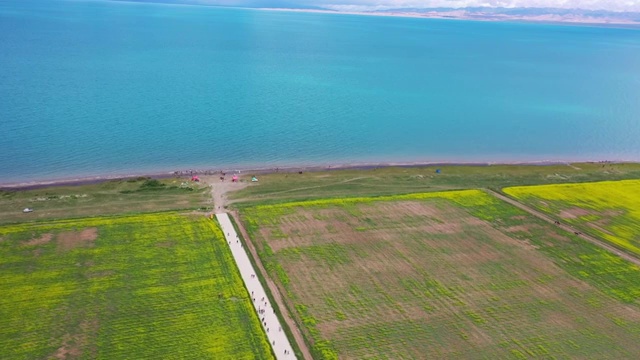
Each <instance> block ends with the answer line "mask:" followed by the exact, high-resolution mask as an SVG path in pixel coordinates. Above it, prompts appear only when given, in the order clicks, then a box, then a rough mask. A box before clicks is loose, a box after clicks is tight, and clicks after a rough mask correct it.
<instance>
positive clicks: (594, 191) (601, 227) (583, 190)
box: [503, 180, 640, 256]
mask: <svg viewBox="0 0 640 360" xmlns="http://www.w3.org/2000/svg"><path fill="white" fill-rule="evenodd" d="M503 192H504V193H506V194H508V195H510V196H511V197H513V198H515V199H517V200H519V201H521V202H523V203H526V204H529V205H531V206H533V207H535V208H537V209H538V210H541V211H544V212H546V213H549V214H551V215H553V216H554V217H556V218H557V219H559V220H560V221H563V222H566V223H569V224H571V225H573V226H575V227H578V228H580V229H581V230H582V231H584V232H586V233H589V234H591V235H594V236H596V237H598V238H600V239H604V240H606V241H608V242H610V243H612V244H614V245H616V246H618V247H619V248H621V249H623V250H626V251H628V252H630V253H632V254H634V255H636V256H640V180H626V181H605V182H596V183H581V184H562V185H542V186H526V187H510V188H506V189H503Z"/></svg>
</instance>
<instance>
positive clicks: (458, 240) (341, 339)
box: [241, 190, 640, 359]
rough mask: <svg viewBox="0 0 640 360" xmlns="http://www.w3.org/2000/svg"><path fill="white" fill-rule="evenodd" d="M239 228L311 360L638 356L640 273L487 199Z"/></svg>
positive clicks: (333, 204) (350, 209)
mask: <svg viewBox="0 0 640 360" xmlns="http://www.w3.org/2000/svg"><path fill="white" fill-rule="evenodd" d="M241 216H242V219H243V223H244V224H245V227H246V228H247V229H248V231H249V233H250V236H251V239H252V241H253V242H254V244H255V246H256V248H257V249H258V252H259V254H260V258H261V261H262V262H263V263H264V265H265V267H266V268H267V271H268V272H269V275H270V277H272V278H274V279H275V280H276V282H277V283H278V285H279V286H280V287H281V289H282V291H283V292H284V293H285V294H287V298H288V300H287V301H288V307H289V308H290V310H291V311H292V313H293V314H294V316H295V317H296V321H297V322H298V324H299V325H300V326H301V328H302V329H303V333H304V334H305V336H306V337H307V339H308V341H309V343H310V344H311V345H312V346H311V347H312V351H313V352H314V354H315V357H317V358H319V359H336V358H340V359H363V358H389V359H399V358H473V359H483V358H484V359H498V358H500V359H502V358H534V357H539V358H583V359H592V358H634V357H635V356H636V355H637V354H638V353H640V343H638V341H637V340H638V338H639V337H640V300H639V299H640V268H638V267H637V266H635V265H633V264H630V263H628V262H625V261H623V260H621V259H620V258H618V257H616V256H613V255H612V254H610V253H608V252H607V251H605V250H602V249H600V248H598V247H597V246H595V245H592V244H590V243H588V242H585V241H583V240H581V239H579V238H577V237H575V236H573V235H572V234H567V233H563V232H562V231H561V230H559V229H557V228H555V227H553V226H552V225H549V224H547V223H545V222H543V221H541V220H538V219H537V218H534V217H531V216H530V215H528V214H527V213H524V212H522V211H520V210H519V209H517V208H515V207H513V206H511V205H508V204H506V203H503V202H501V201H499V200H497V199H495V198H493V197H491V196H489V195H487V194H485V193H483V192H480V191H476V190H469V191H456V192H440V193H424V194H413V195H401V196H389V197H379V198H352V199H334V200H317V201H309V202H294V203H283V204H276V205H258V206H252V207H247V208H241Z"/></svg>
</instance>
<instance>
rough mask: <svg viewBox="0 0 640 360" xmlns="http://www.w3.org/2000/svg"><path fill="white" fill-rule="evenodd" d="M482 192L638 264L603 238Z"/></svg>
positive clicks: (510, 199) (501, 197) (636, 260)
mask: <svg viewBox="0 0 640 360" xmlns="http://www.w3.org/2000/svg"><path fill="white" fill-rule="evenodd" d="M482 190H483V191H484V192H486V193H487V194H489V195H491V196H493V197H495V198H497V199H499V200H502V201H504V202H507V203H509V204H511V205H513V206H515V207H517V208H519V209H520V210H523V211H526V212H527V213H529V214H531V215H533V216H535V217H537V218H538V219H541V220H544V221H546V222H548V223H550V224H553V225H555V226H557V227H559V228H560V229H562V230H565V231H568V232H570V233H573V234H575V235H576V236H578V237H580V238H581V239H583V240H586V241H588V242H590V243H592V244H594V245H596V246H599V247H601V248H603V249H605V250H607V251H609V252H611V253H613V254H615V255H618V256H619V257H621V258H623V259H624V260H627V261H629V262H631V263H633V264H636V265H638V266H640V259H638V258H637V257H635V256H633V255H630V254H628V253H626V252H624V251H622V250H619V249H618V248H616V247H614V246H613V245H609V244H608V243H606V242H604V241H603V240H599V239H597V238H595V237H593V236H591V235H587V234H584V233H582V232H581V231H580V230H579V229H576V228H574V227H573V226H570V225H567V224H565V223H562V222H561V223H560V224H559V225H558V224H556V221H557V220H556V219H554V218H552V217H550V216H548V215H546V214H544V213H542V212H541V211H538V210H535V209H534V208H532V207H530V206H528V205H525V204H523V203H521V202H519V201H517V200H514V199H512V198H510V197H508V196H506V195H502V194H500V193H498V192H496V191H493V190H490V189H486V188H485V189H482Z"/></svg>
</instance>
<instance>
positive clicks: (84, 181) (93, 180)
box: [0, 160, 638, 190]
mask: <svg viewBox="0 0 640 360" xmlns="http://www.w3.org/2000/svg"><path fill="white" fill-rule="evenodd" d="M580 163H587V164H596V163H602V164H625V163H628V164H634V163H638V162H635V161H610V160H601V161H580V162H571V161H545V160H542V161H514V162H383V163H355V164H336V165H307V166H295V165H289V166H283V167H263V168H255V167H253V168H252V167H246V168H243V167H237V168H211V169H187V170H176V171H171V172H160V171H157V172H153V171H151V172H140V173H132V174H112V175H110V174H102V175H96V176H86V177H81V176H80V177H69V178H56V179H44V180H33V181H24V182H4V183H3V182H1V181H0V190H33V189H40V188H46V187H50V186H77V185H90V184H97V183H101V182H105V181H112V180H130V179H136V178H141V177H149V178H153V179H166V178H172V177H180V176H185V177H189V176H193V175H218V174H220V173H224V174H238V175H243V174H244V175H260V174H271V173H278V172H282V173H297V172H319V171H331V170H370V169H376V168H389V167H405V168H419V167H438V166H482V167H485V166H500V165H506V166H551V165H567V166H573V165H572V164H580Z"/></svg>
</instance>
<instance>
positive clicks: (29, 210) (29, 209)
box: [22, 208, 33, 213]
mask: <svg viewBox="0 0 640 360" xmlns="http://www.w3.org/2000/svg"><path fill="white" fill-rule="evenodd" d="M22 212H23V213H30V212H33V209H32V208H24V210H22Z"/></svg>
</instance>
